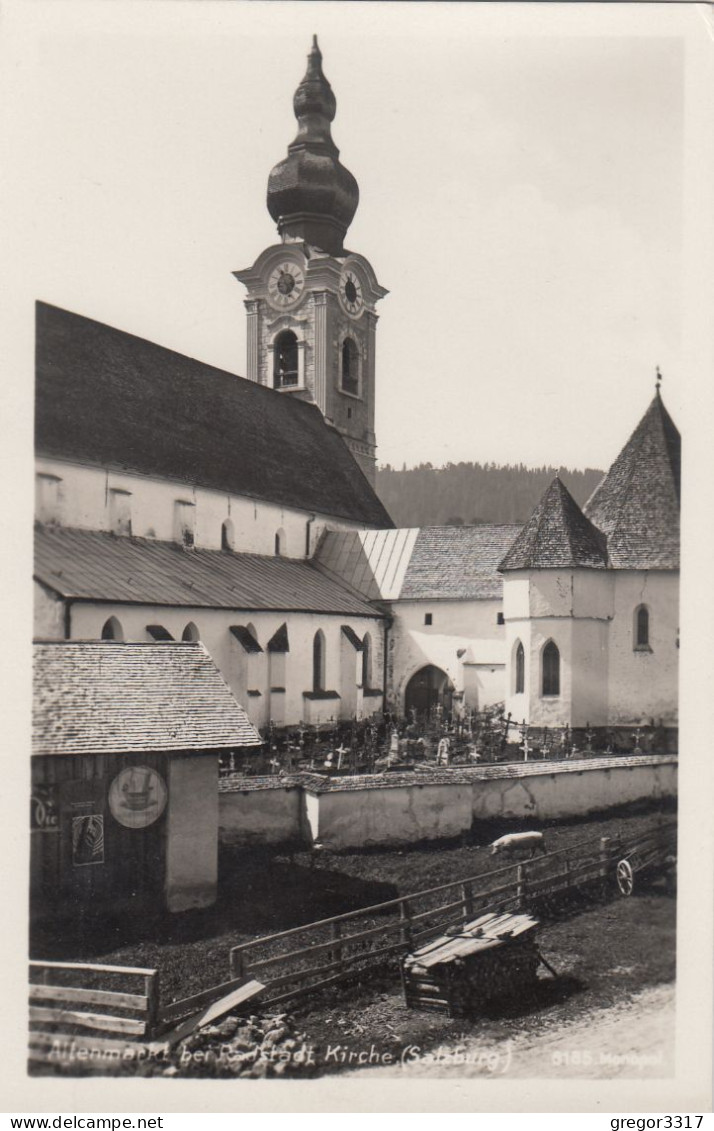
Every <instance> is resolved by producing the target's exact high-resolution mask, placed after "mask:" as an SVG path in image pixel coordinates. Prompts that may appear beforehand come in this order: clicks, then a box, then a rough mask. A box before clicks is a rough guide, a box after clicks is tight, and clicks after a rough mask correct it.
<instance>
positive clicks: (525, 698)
mask: <svg viewBox="0 0 714 1131" xmlns="http://www.w3.org/2000/svg"><path fill="white" fill-rule="evenodd" d="M526 586H527V582H526ZM526 586H524V585H523V584H520V583H519V584H518V586H517V593H516V598H517V600H516V601H515V602H513V604H516V605H517V607H519V608H520V609H521V610H522V608H523V604H524V600H523V598H524V597H525V603H526V606H527V597H528V594H527V588H526ZM510 588H511V580H510V578H509V580H508V583H507V584H506V585H504V597H505V598H506V601H505V602H504V604H505V608H506V609H508V608H509V607H511V608H512V607H513V605H512V604H511V602H510V596H511V594H510ZM519 643H520V644H522V645H523V655H524V664H523V691H519V692H517V691H516V650H517V648H518V645H519ZM530 652H531V622H530V620H527V619H525V618H523V617H521V618H519V619H515V618H513V617H509V618H508V619H507V620H506V667H505V671H504V676H503V683H504V688H505V694H504V706H505V712H506V715H510V716H511V718H513V719H515V720H516V721H517V722H519V723H520V722H529V721H530V714H531V703H530V695H531V679H532V672H531V666H530V664H528V663H527V662H526V660H527V657H528V656H529V655H530Z"/></svg>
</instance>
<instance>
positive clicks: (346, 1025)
mask: <svg viewBox="0 0 714 1131" xmlns="http://www.w3.org/2000/svg"><path fill="white" fill-rule="evenodd" d="M675 932H676V905H675V900H674V899H673V898H672V897H671V896H670V895H668V894H667V893H666V892H665V890H664V888H661V887H660V886H659V885H653V886H652V887H651V888H650V889H649V890H647V891H645V890H644V889H643V890H642V891H641V893H640V894H639V895H637V894H635V895H633V896H631V897H630V898H629V899H622V898H619V899H616V900H613V901H612V902H608V903H603V904H600V905H592V906H590V907H584V906H582V905H581V906H579V907H573V908H572V909H571V912H570V913H569V914H568V915H567V917H566V918H564V919H561V920H559V921H557V922H552V923H545V924H544V925H543V926H542V928H541V930H540V932H539V940H540V949H541V952H542V953H543V956H544V957H545V958H546V959H547V961H548V963H549V964H550V965H551V966H552V967H553V968H554V969H555V970H556V972H557V974H558V975H559V976H558V978H553V977H552V976H551V975H550V974H549V973H548V972H547V971H545V969H541V972H540V976H539V980H538V983H537V986H536V987H535V989H534V992H533V994H532V996H530V998H527V999H524V998H519V999H518V1000H517V1001H512V1002H502V1003H499V1004H498V1006H494V1007H493V1009H492V1010H491V1011H490V1012H489V1013H485V1014H483V1015H482V1016H479V1017H477V1018H472V1019H469V1020H463V1019H460V1020H450V1019H449V1018H448V1017H447V1016H445V1015H443V1014H438V1013H431V1012H424V1011H420V1010H410V1009H407V1008H406V1006H405V1005H404V999H403V996H402V990H401V985H400V982H399V977H398V974H397V972H396V971H392V972H388V971H385V972H384V973H383V974H382V975H381V978H380V980H379V981H377V980H376V979H375V980H372V981H371V982H370V983H368V984H364V985H362V986H360V987H353V988H352V989H348V988H345V989H343V990H341V991H339V993H336V992H335V991H333V994H332V997H331V999H327V997H326V995H325V1000H324V1002H322V1003H319V1002H316V1001H315V1002H312V1003H310V1004H303V1005H302V1006H301V1007H300V1008H299V1009H297V1010H295V1018H296V1021H297V1023H298V1024H299V1026H300V1029H301V1031H303V1032H304V1033H305V1034H306V1040H307V1041H308V1043H310V1044H311V1045H313V1046H314V1048H315V1049H316V1050H317V1051H316V1056H315V1059H316V1061H317V1063H318V1065H320V1068H321V1071H322V1072H333V1071H344V1070H345V1069H347V1070H349V1069H355V1068H358V1067H360V1053H364V1052H365V1051H366V1052H367V1053H369V1052H370V1051H371V1050H372V1048H373V1047H374V1050H375V1052H374V1054H373V1056H372V1061H371V1063H372V1064H374V1063H375V1056H382V1057H383V1056H384V1054H385V1053H388V1054H390V1057H391V1059H390V1060H389V1061H388V1062H387V1064H388V1065H392V1066H394V1065H396V1064H399V1065H400V1066H401V1064H402V1062H403V1061H406V1063H407V1064H411V1063H412V1062H414V1063H415V1064H417V1065H420V1067H421V1069H422V1071H425V1070H427V1068H428V1071H431V1072H436V1073H437V1074H438V1072H439V1070H440V1068H441V1067H443V1064H442V1065H440V1064H439V1063H438V1060H437V1062H432V1061H430V1060H429V1059H428V1054H433V1053H434V1051H435V1050H438V1049H440V1048H446V1049H454V1048H456V1047H458V1046H459V1045H461V1044H462V1043H464V1042H466V1043H467V1044H470V1045H471V1047H472V1048H476V1049H478V1050H481V1051H482V1052H483V1054H484V1056H483V1061H482V1062H480V1063H479V1064H478V1065H477V1067H475V1068H472V1069H471V1071H479V1072H484V1073H485V1074H489V1073H491V1072H494V1071H497V1070H498V1068H499V1067H500V1071H503V1070H504V1069H503V1063H504V1057H505V1055H506V1054H505V1052H504V1050H505V1049H506V1048H507V1047H508V1046H511V1048H512V1049H513V1050H515V1049H516V1048H517V1049H518V1050H519V1054H518V1055H519V1057H520V1055H521V1053H522V1052H524V1050H525V1049H526V1048H528V1047H530V1045H531V1044H533V1046H534V1048H535V1049H536V1052H535V1053H534V1054H533V1055H534V1056H537V1055H539V1053H538V1050H539V1049H540V1047H541V1044H542V1045H543V1047H544V1048H547V1042H548V1041H549V1040H551V1039H555V1038H556V1037H557V1036H558V1035H559V1034H561V1031H564V1030H565V1029H567V1028H568V1027H569V1026H572V1025H574V1024H577V1025H580V1026H584V1027H585V1028H586V1029H587V1027H588V1025H589V1019H590V1017H591V1016H595V1015H597V1014H598V1013H600V1012H603V1011H608V1010H612V1009H616V1010H621V1011H625V1012H626V1011H627V1008H628V1003H629V1002H631V1001H633V1000H634V1001H636V1000H637V995H638V994H640V993H642V991H643V990H649V989H650V988H651V987H657V986H662V985H667V984H668V983H672V982H673V981H674V977H675ZM636 1012H637V1011H636V1009H635V1010H634V1014H636ZM634 1014H633V1015H634ZM622 1016H623V1017H624V1013H623V1014H622ZM635 1037H636V1035H633V1040H635ZM637 1040H639V1038H637ZM625 1044H626V1042H625ZM336 1046H340V1047H339V1048H337V1047H336ZM645 1046H646V1047H649V1044H648V1043H647V1042H645ZM558 1047H559V1046H556V1048H558ZM580 1047H581V1046H580V1045H578V1044H577V1042H574V1044H573V1049H574V1050H575V1049H577V1048H580ZM588 1047H589V1046H588ZM615 1047H616V1048H617V1049H620V1048H621V1047H622V1045H621V1044H620V1043H616V1045H615ZM561 1051H564V1050H561ZM624 1051H630V1050H629V1049H627V1048H625V1049H624ZM494 1052H495V1053H496V1061H497V1065H498V1067H497V1068H494V1067H493V1065H492V1061H493V1054H494ZM514 1055H515V1053H514ZM592 1055H593V1056H595V1053H594V1052H593V1054H592ZM425 1057H427V1060H426V1061H425V1060H424V1058H425ZM597 1057H598V1058H599V1051H598V1053H597ZM364 1060H365V1058H364V1056H363V1057H362V1063H364ZM382 1063H384V1061H383V1060H382ZM447 1063H448V1061H447ZM598 1063H599V1060H598ZM530 1064H531V1060H530V1059H524V1061H523V1066H524V1071H522V1072H521V1068H520V1067H519V1064H518V1062H517V1061H514V1060H513V1057H512V1058H511V1064H510V1066H509V1071H511V1072H516V1074H522V1075H526V1074H527V1071H526V1070H527V1069H528V1066H529V1065H530ZM489 1065H490V1067H489ZM561 1067H562V1068H563V1071H564V1072H569V1071H570V1069H571V1068H572V1069H575V1068H579V1067H581V1066H580V1065H577V1064H575V1063H573V1064H569V1063H567V1059H566V1058H563V1057H561V1058H560V1059H559V1060H557V1061H554V1062H553V1068H554V1069H560V1068H561ZM583 1067H585V1066H583ZM625 1067H628V1066H627V1065H626V1066H625ZM658 1067H660V1068H661V1064H659V1062H658ZM605 1068H607V1065H605ZM391 1070H392V1071H395V1068H394V1067H392V1069H391ZM538 1074H541V1073H540V1072H539V1073H538ZM553 1074H554V1075H559V1074H560V1073H559V1071H554V1073H553ZM604 1074H605V1075H607V1072H606V1071H605V1072H604Z"/></svg>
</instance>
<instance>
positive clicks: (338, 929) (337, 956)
mask: <svg viewBox="0 0 714 1131" xmlns="http://www.w3.org/2000/svg"><path fill="white" fill-rule="evenodd" d="M332 938H333V939H334V940H335V943H336V945H335V947H334V949H333V950H331V951H330V955H331V959H330V960H331V961H332V962H341V961H342V944H341V943H340V941H339V940H340V939H341V938H342V924H341V923H333V924H332Z"/></svg>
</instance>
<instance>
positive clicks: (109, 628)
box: [102, 617, 124, 642]
mask: <svg viewBox="0 0 714 1131" xmlns="http://www.w3.org/2000/svg"><path fill="white" fill-rule="evenodd" d="M102 640H116V641H119V642H121V641H123V640H124V629H123V628H122V626H121V622H120V621H118V620H117V618H116V617H110V618H109V620H107V621H105V622H104V624H103V625H102Z"/></svg>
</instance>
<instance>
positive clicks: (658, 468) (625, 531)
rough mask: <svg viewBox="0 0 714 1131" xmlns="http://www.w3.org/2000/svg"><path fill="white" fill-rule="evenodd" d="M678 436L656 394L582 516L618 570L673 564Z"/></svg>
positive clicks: (676, 550) (676, 561)
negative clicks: (592, 526) (593, 527)
mask: <svg viewBox="0 0 714 1131" xmlns="http://www.w3.org/2000/svg"><path fill="white" fill-rule="evenodd" d="M680 465H681V440H680V436H679V432H678V431H677V428H676V425H675V424H674V422H673V420H672V418H671V416H670V415H669V413H668V412H667V410H666V408H665V407H664V404H663V403H662V398H661V396H660V394H659V392H657V394H656V395H655V397H654V399H653V401H652V403H651V404H650V406H649V408H648V409H647V412H646V413H645V415H644V416H643V418H642V420H641V421H640V423H639V424H638V426H637V428H636V429H635V431H634V432H633V433H632V436H631V437H630V439H629V440H628V441H627V443H626V444H625V446H624V448H623V449H622V451H621V452H620V454H619V456H618V457H617V459H616V460H615V462H614V463H613V465H612V467H611V468H610V470H609V471H608V473H607V475H606V476H605V478H604V479H603V480H602V482H601V483H600V484H599V485H598V486H597V487H596V488H595V490H594V492H593V494H592V495H591V496H590V499H589V500H588V502H587V503H586V504H585V508H584V509H585V514H586V515H587V516H588V518H589V519H590V520H591V521H592V522H594V523H595V525H596V526H597V527H599V529H600V530H602V531H604V533H605V534H606V535H607V548H608V554H609V557H610V561H611V564H612V565H613V566H615V568H619V569H677V568H678V567H679V499H680Z"/></svg>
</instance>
